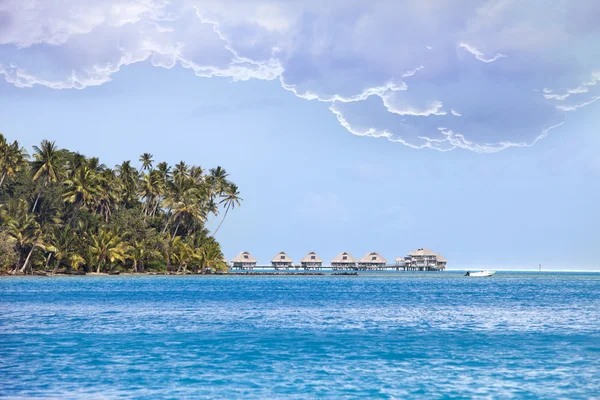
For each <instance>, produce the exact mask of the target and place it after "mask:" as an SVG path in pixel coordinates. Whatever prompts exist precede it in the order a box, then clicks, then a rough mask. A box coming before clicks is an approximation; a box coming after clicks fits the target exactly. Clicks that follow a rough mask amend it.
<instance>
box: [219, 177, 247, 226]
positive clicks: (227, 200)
mask: <svg viewBox="0 0 600 400" xmlns="http://www.w3.org/2000/svg"><path fill="white" fill-rule="evenodd" d="M224 195H225V197H224V198H223V200H221V204H223V205H224V206H225V214H223V219H222V220H221V222H220V223H219V226H217V229H216V230H215V232H214V233H213V237H215V235H216V234H217V232H218V231H219V228H221V225H223V221H225V217H227V213H228V212H229V210H230V209H234V208H235V207H236V206H238V207H239V206H240V204H241V201H243V200H244V199H242V198H241V197H240V192H239V190H238V187H237V185H236V184H234V183H228V184H227V186H226V187H225V190H224Z"/></svg>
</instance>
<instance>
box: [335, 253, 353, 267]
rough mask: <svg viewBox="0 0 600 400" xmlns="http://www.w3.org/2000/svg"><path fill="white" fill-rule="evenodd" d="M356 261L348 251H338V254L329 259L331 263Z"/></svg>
mask: <svg viewBox="0 0 600 400" xmlns="http://www.w3.org/2000/svg"><path fill="white" fill-rule="evenodd" d="M355 262H356V258H354V257H352V255H351V254H350V253H346V252H343V253H340V254H338V255H337V256H336V257H335V258H334V259H333V260H331V263H332V264H333V263H355Z"/></svg>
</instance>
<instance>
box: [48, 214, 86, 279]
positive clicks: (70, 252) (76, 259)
mask: <svg viewBox="0 0 600 400" xmlns="http://www.w3.org/2000/svg"><path fill="white" fill-rule="evenodd" d="M78 241H79V236H78V234H77V232H76V231H75V230H73V229H72V228H71V227H70V226H69V225H66V226H59V227H57V228H56V229H54V231H53V232H52V235H51V236H50V239H49V242H50V243H52V246H53V247H54V248H55V249H56V251H55V252H54V268H53V269H52V273H53V274H55V273H56V271H58V268H60V265H61V263H62V262H63V261H66V262H68V263H69V265H70V267H71V268H77V267H79V266H80V265H82V264H83V263H84V262H85V260H84V259H83V257H82V256H81V255H79V254H78V253H77V249H76V245H77V243H78Z"/></svg>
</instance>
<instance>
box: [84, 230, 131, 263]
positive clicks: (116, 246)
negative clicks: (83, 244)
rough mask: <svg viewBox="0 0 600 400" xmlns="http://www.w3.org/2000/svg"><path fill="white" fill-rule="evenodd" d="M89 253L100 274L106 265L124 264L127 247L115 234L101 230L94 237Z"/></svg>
mask: <svg viewBox="0 0 600 400" xmlns="http://www.w3.org/2000/svg"><path fill="white" fill-rule="evenodd" d="M89 251H90V255H91V257H92V260H93V261H94V262H96V273H100V271H101V270H102V269H103V268H104V267H105V266H106V264H112V263H114V262H116V261H121V262H124V261H125V253H126V251H127V246H126V244H125V243H123V241H122V239H121V237H120V236H119V235H117V234H116V233H115V232H113V231H109V230H106V229H100V230H99V231H98V233H97V234H95V235H92V237H91V243H90V245H89ZM111 266H112V265H111ZM111 269H112V268H111Z"/></svg>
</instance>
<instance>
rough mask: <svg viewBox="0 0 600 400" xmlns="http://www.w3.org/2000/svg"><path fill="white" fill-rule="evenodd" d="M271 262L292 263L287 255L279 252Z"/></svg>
mask: <svg viewBox="0 0 600 400" xmlns="http://www.w3.org/2000/svg"><path fill="white" fill-rule="evenodd" d="M271 262H272V263H273V262H289V263H291V262H293V261H292V259H291V258H289V257H288V255H287V254H285V253H284V252H283V251H280V252H279V253H277V255H276V256H275V257H273V259H272V260H271Z"/></svg>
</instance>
